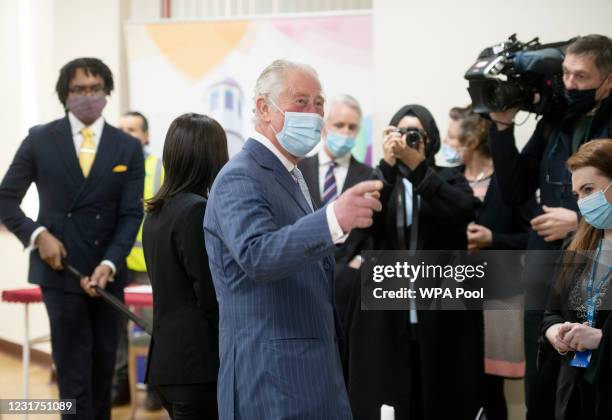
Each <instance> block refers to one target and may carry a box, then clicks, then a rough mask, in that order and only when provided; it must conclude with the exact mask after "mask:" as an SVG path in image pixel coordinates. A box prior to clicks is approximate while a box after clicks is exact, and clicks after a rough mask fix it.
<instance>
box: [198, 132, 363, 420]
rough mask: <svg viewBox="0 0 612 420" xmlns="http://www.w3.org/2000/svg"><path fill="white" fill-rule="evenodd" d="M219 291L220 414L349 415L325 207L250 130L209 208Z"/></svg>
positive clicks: (312, 418)
mask: <svg viewBox="0 0 612 420" xmlns="http://www.w3.org/2000/svg"><path fill="white" fill-rule="evenodd" d="M204 232H205V237H206V238H205V243H206V250H207V252H208V256H209V263H210V269H211V273H212V276H213V282H214V285H215V291H216V294H217V299H218V301H219V347H220V349H219V352H220V362H221V366H220V370H219V385H218V394H219V395H218V398H219V418H220V419H224V420H225V419H256V420H261V419H266V420H272V419H308V420H316V419H334V420H336V419H351V418H352V416H351V412H350V406H349V402H348V398H347V395H346V390H345V385H344V380H343V378H342V369H341V364H340V358H339V354H338V347H337V342H336V337H337V335H336V333H337V328H336V327H337V324H336V316H335V308H334V276H333V271H334V260H333V254H332V253H333V248H334V245H333V243H332V240H331V235H330V232H329V228H328V225H327V219H326V216H325V209H320V210H317V211H315V212H314V213H313V212H312V211H311V210H310V208H309V206H308V204H307V202H306V200H305V198H304V196H303V195H302V192H301V191H300V188H299V186H298V184H297V183H296V182H295V181H294V179H293V178H292V176H291V174H289V172H287V170H286V168H285V167H284V166H283V164H282V163H281V162H280V160H279V159H278V158H277V157H276V156H275V155H274V154H273V153H272V152H271V151H270V150H268V149H267V148H266V147H265V146H264V145H262V144H261V143H259V142H258V141H256V140H254V139H249V140H248V141H247V142H246V144H245V146H244V148H243V150H242V151H241V152H240V153H239V154H238V155H237V156H235V157H234V158H233V159H232V160H231V161H230V162H229V163H228V164H227V165H226V166H225V167H224V168H223V170H222V171H221V172H220V173H219V175H218V177H217V179H216V181H215V183H214V185H213V188H212V190H211V192H210V196H209V200H208V207H207V209H206V215H205V217H204Z"/></svg>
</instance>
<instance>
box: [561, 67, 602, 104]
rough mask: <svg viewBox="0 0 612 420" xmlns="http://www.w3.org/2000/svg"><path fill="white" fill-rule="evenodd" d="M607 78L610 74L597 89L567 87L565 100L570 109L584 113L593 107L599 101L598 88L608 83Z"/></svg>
mask: <svg viewBox="0 0 612 420" xmlns="http://www.w3.org/2000/svg"><path fill="white" fill-rule="evenodd" d="M606 80H608V76H606V77H604V79H603V82H601V84H600V85H599V86H598V87H596V88H595V89H585V90H578V89H565V92H564V93H565V100H566V101H567V105H568V107H569V109H570V111H573V112H576V113H583V112H587V111H590V110H591V109H593V108H594V107H595V104H596V103H597V101H596V100H595V95H596V93H597V90H598V89H599V88H600V87H602V86H603V84H604V83H606Z"/></svg>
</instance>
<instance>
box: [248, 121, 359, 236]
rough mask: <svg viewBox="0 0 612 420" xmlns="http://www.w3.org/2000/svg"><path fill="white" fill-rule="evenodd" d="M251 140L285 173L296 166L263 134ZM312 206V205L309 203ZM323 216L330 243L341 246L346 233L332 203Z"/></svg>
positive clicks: (257, 133) (258, 134) (254, 136)
mask: <svg viewBox="0 0 612 420" xmlns="http://www.w3.org/2000/svg"><path fill="white" fill-rule="evenodd" d="M250 137H251V138H252V139H254V140H257V141H258V142H259V143H261V144H263V145H264V146H265V147H266V148H267V149H268V150H270V151H271V152H272V153H273V154H274V156H276V157H277V158H278V160H280V161H281V163H282V164H283V166H284V167H285V169H287V172H289V173H291V171H293V169H294V168H295V167H296V166H297V165H295V164H294V163H293V162H291V161H290V160H289V159H287V158H286V157H285V156H284V155H283V154H282V153H281V152H280V151H279V150H278V149H277V148H276V146H274V144H272V142H271V141H270V139H268V138H267V137H266V136H264V135H263V134H261V133H259V132H257V131H255V132H253V133H252V134H251V136H250ZM311 205H312V203H311ZM325 216H326V217H327V226H328V227H329V234H330V235H331V239H332V242H333V243H334V244H336V245H337V244H341V243H344V241H346V238H347V237H348V233H344V232H343V231H342V228H341V227H340V224H339V223H338V219H337V218H336V212H334V203H333V202H331V203H330V204H329V205H327V206H326V207H325Z"/></svg>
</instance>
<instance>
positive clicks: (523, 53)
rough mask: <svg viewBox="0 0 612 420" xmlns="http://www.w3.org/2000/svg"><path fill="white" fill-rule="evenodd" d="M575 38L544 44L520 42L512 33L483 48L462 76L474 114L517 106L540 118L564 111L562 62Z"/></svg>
mask: <svg viewBox="0 0 612 420" xmlns="http://www.w3.org/2000/svg"><path fill="white" fill-rule="evenodd" d="M575 39H576V38H573V39H570V40H569V41H563V42H556V43H551V44H545V45H543V44H540V42H539V40H538V38H534V39H532V40H531V41H529V42H526V43H523V42H520V41H518V40H517V39H516V34H513V35H511V36H510V37H509V38H508V40H507V41H505V42H502V43H501V44H498V45H494V46H492V47H488V48H485V49H484V50H483V51H482V52H481V53H480V55H479V56H478V60H476V62H475V63H474V64H473V65H472V66H471V67H470V68H469V70H468V71H467V72H466V73H465V76H464V77H465V78H466V79H467V80H468V82H469V87H468V92H469V94H470V97H471V99H472V106H473V109H474V112H477V113H480V114H488V113H489V112H498V111H505V110H507V109H509V108H513V107H518V108H519V109H521V110H523V111H528V112H533V113H535V114H538V115H542V114H547V113H549V112H557V111H562V110H563V109H565V107H566V104H565V99H564V96H563V71H562V63H563V59H564V58H565V49H566V48H567V46H568V45H569V44H570V43H571V42H572V41H574V40H575ZM535 98H538V100H534V99H535Z"/></svg>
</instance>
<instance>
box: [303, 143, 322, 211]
mask: <svg viewBox="0 0 612 420" xmlns="http://www.w3.org/2000/svg"><path fill="white" fill-rule="evenodd" d="M303 167H304V179H305V180H306V184H307V185H308V190H309V191H310V195H311V196H312V204H313V205H314V206H315V208H317V209H319V208H321V207H322V206H323V203H322V202H321V189H320V188H319V155H318V154H317V155H314V156H312V157H309V158H306V159H305V160H304V165H303Z"/></svg>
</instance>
